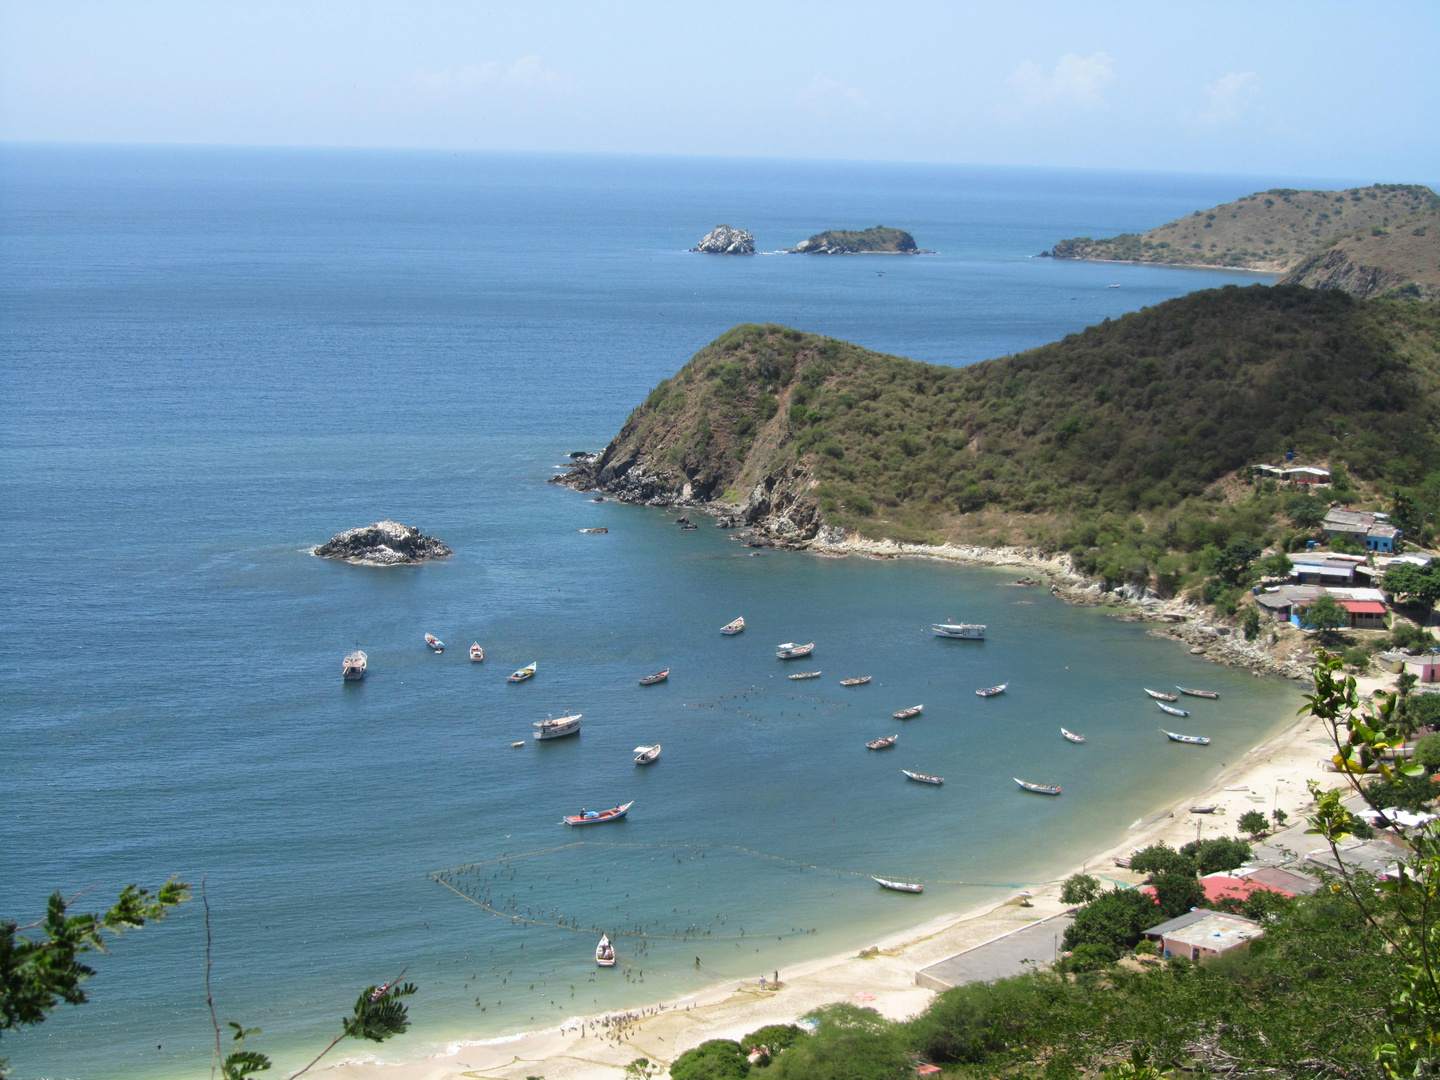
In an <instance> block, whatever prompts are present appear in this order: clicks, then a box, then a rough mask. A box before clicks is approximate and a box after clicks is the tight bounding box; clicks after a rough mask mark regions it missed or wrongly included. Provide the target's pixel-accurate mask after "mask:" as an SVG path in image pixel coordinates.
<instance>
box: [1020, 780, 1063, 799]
mask: <svg viewBox="0 0 1440 1080" xmlns="http://www.w3.org/2000/svg"><path fill="white" fill-rule="evenodd" d="M1010 779H1012V780H1014V781H1015V783H1017V784H1019V785H1020V786H1021V787H1022V788H1024V789H1025V790H1026V791H1033V792H1035V794H1036V795H1059V794H1060V785H1059V784H1056V785H1055V786H1054V787H1051V786H1050V785H1049V784H1032V783H1030V781H1029V780H1021V779H1020V778H1019V777H1018V776H1012V777H1011V778H1010Z"/></svg>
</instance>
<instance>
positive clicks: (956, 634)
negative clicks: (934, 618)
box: [930, 622, 985, 641]
mask: <svg viewBox="0 0 1440 1080" xmlns="http://www.w3.org/2000/svg"><path fill="white" fill-rule="evenodd" d="M930 629H931V630H933V631H935V636H936V637H948V638H963V639H964V640H966V641H984V640H985V627H984V626H983V625H982V624H980V623H943V622H942V623H931V624H930Z"/></svg>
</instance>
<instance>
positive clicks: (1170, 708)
mask: <svg viewBox="0 0 1440 1080" xmlns="http://www.w3.org/2000/svg"><path fill="white" fill-rule="evenodd" d="M1155 704H1156V705H1159V706H1160V709H1161V711H1162V712H1167V713H1169V714H1170V715H1171V716H1189V715H1190V710H1189V709H1177V708H1176V707H1175V706H1174V705H1166V704H1165V703H1164V702H1163V701H1157V702H1155Z"/></svg>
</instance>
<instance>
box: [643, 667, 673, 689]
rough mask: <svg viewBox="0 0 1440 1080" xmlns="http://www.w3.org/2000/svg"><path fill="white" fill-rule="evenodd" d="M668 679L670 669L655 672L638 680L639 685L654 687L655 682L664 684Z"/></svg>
mask: <svg viewBox="0 0 1440 1080" xmlns="http://www.w3.org/2000/svg"><path fill="white" fill-rule="evenodd" d="M669 677H670V669H669V668H668V667H667V668H666V669H665V670H664V671H657V672H656V673H655V674H654V675H646V676H645V677H644V678H643V679H641V680H640V685H641V686H654V685H655V684H656V683H657V682H664V681H665V680H666V679H668V678H669Z"/></svg>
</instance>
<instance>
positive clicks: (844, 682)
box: [840, 675, 875, 686]
mask: <svg viewBox="0 0 1440 1080" xmlns="http://www.w3.org/2000/svg"><path fill="white" fill-rule="evenodd" d="M874 677H875V676H873V675H861V676H859V677H858V678H854V679H841V680H840V685H841V686H864V685H865V684H866V683H867V682H869V681H870V680H871V679H873V678H874Z"/></svg>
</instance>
